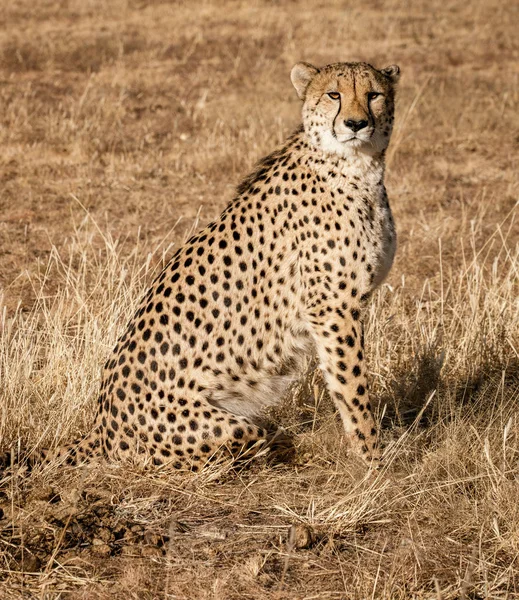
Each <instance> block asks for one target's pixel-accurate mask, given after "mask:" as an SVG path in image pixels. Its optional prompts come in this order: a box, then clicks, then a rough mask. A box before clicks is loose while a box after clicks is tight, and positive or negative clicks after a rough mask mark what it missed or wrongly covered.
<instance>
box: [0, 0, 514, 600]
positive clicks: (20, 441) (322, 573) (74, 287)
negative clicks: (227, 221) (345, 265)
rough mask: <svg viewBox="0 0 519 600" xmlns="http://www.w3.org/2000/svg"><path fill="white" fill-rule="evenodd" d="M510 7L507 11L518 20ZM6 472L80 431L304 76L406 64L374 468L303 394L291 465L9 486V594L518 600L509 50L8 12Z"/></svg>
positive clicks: (346, 25) (275, 132) (429, 13)
mask: <svg viewBox="0 0 519 600" xmlns="http://www.w3.org/2000/svg"><path fill="white" fill-rule="evenodd" d="M515 8H516V9H517V5H515ZM0 13H1V14H2V30H1V32H0V69H1V71H0V102H1V111H0V127H1V129H0V144H1V152H0V182H1V183H0V209H1V212H0V261H1V262H0V286H1V289H0V291H1V293H2V295H1V300H0V302H1V304H2V306H1V307H0V309H1V311H0V335H1V337H0V451H1V452H11V454H12V455H13V457H14V458H16V456H17V455H23V454H24V453H26V452H30V451H32V450H37V449H38V448H42V447H53V446H55V445H58V444H60V443H63V442H66V441H70V440H71V439H73V438H74V437H77V436H80V435H81V434H82V433H85V432H86V431H88V429H89V427H90V425H91V423H92V419H93V414H94V411H95V397H96V391H97V386H98V384H99V377H100V367H101V365H102V363H103V362H104V360H105V359H106V357H107V355H108V353H109V352H110V350H111V348H112V346H113V345H114V341H115V339H116V337H117V336H118V334H119V332H120V331H121V329H122V327H123V325H124V323H125V322H126V321H127V319H128V317H129V316H130V314H131V313H132V307H133V306H134V305H135V302H136V301H137V299H138V298H139V296H140V295H141V294H142V292H143V290H145V288H146V286H147V284H148V283H149V282H150V280H151V279H152V277H153V275H154V274H156V273H157V271H158V270H159V269H160V268H161V265H162V264H164V261H165V260H167V257H168V256H170V255H171V253H172V251H173V249H174V248H176V247H177V246H178V244H180V243H181V242H182V240H184V239H185V238H186V236H187V235H188V234H189V232H190V231H191V230H192V229H194V228H197V227H199V226H201V225H203V224H205V223H208V222H209V221H211V220H212V219H213V218H214V217H215V216H216V215H218V214H219V212H220V211H221V210H222V209H223V208H224V207H225V205H226V202H227V201H228V200H229V199H230V198H231V197H232V194H233V188H234V186H235V185H236V184H237V183H238V181H239V179H240V177H241V176H243V175H245V174H246V173H247V171H248V170H249V169H250V168H251V166H252V165H253V163H254V162H255V161H256V160H257V159H258V158H259V157H261V156H262V155H264V154H265V153H267V152H269V151H270V150H271V149H272V148H273V147H274V146H275V145H276V144H277V143H278V142H280V141H281V140H282V139H283V138H284V136H285V135H287V134H288V133H289V132H290V131H291V129H292V128H294V127H295V126H296V125H297V123H298V115H299V102H298V100H297V98H296V95H295V92H294V90H293V89H292V88H291V84H290V81H289V70H290V67H291V66H292V64H293V63H294V62H296V61H298V60H301V59H303V60H307V61H310V62H314V63H316V64H324V63H327V62H332V61H336V60H366V61H368V62H371V63H373V64H375V65H377V66H379V67H382V66H386V65H388V64H391V63H397V64H399V65H400V66H401V68H402V72H403V75H402V79H401V84H400V89H399V98H398V113H397V125H396V130H395V132H394V136H393V142H392V145H391V147H390V151H389V153H388V157H387V158H388V176H387V187H388V191H389V194H390V199H391V202H392V207H393V211H394V214H395V218H396V222H397V228H398V235H399V250H398V255H397V259H396V262H395V265H394V267H393V270H392V273H391V274H390V277H389V279H388V281H387V283H386V284H385V285H384V286H383V287H382V288H381V290H380V292H379V293H378V294H377V295H376V297H375V299H374V302H373V306H372V309H371V312H370V316H369V321H368V332H367V342H368V355H369V365H370V371H371V381H372V393H373V396H374V399H375V401H376V404H377V406H378V412H377V415H378V418H379V420H380V421H381V422H382V425H383V436H384V439H385V442H386V443H387V446H388V450H387V458H386V462H385V466H384V468H383V469H382V470H381V471H379V472H375V473H373V472H371V473H370V472H368V471H367V470H366V469H365V467H364V466H363V465H362V464H360V462H359V461H358V460H357V459H356V458H355V457H354V456H352V455H351V454H350V453H349V452H348V448H347V447H346V446H345V444H344V443H343V441H342V437H341V425H340V423H339V422H338V420H337V418H336V415H335V414H334V411H333V407H332V406H331V403H330V402H329V400H328V399H327V397H326V394H323V392H322V390H321V389H320V387H319V378H318V376H314V375H312V374H309V376H308V378H307V381H306V383H305V384H304V385H302V386H299V387H298V388H296V389H294V390H293V391H292V393H291V394H290V395H289V397H288V398H287V401H286V402H285V404H284V405H283V408H281V409H280V410H278V411H277V412H276V413H275V414H274V415H273V418H274V419H276V420H278V421H279V422H280V423H281V424H282V425H283V426H284V427H285V428H286V429H287V430H288V431H290V432H293V433H294V436H295V437H294V442H295V450H296V454H295V457H294V458H293V459H292V460H291V461H289V462H288V463H281V464H271V463H270V462H269V460H268V456H263V457H260V458H259V459H258V460H257V461H255V462H252V463H251V465H250V466H249V467H248V468H243V469H241V470H236V469H233V468H231V467H230V466H225V465H220V466H216V467H214V468H212V469H210V470H208V471H207V472H205V473H203V474H193V473H188V472H186V473H181V472H174V473H171V472H168V471H167V470H160V469H159V468H154V469H149V470H146V469H137V468H128V467H121V466H118V465H94V466H91V467H89V468H81V469H73V468H64V467H60V466H58V465H55V464H51V465H47V466H45V467H36V468H35V469H34V470H33V472H32V473H30V474H28V473H27V472H25V471H24V469H23V468H16V469H14V470H13V471H6V472H5V473H4V474H3V475H1V476H0V597H1V598H6V599H11V598H12V599H17V598H38V599H55V598H67V599H80V598H81V599H89V600H90V599H96V600H97V599H99V600H104V599H128V598H136V599H141V598H149V599H152V598H164V599H174V598H175V599H190V600H202V599H214V600H234V599H242V598H250V599H278V600H284V599H288V600H290V599H303V598H304V599H306V600H310V599H336V598H337V599H350V598H352V599H353V598H354V599H359V600H363V599H371V598H373V599H375V598H384V599H391V600H393V599H399V598H431V599H433V598H434V599H436V600H440V599H443V600H448V599H455V598H459V599H464V598H467V599H468V598H473V599H475V598H503V599H504V598H519V335H518V333H519V303H518V291H519V285H518V281H519V278H518V274H519V273H518V272H519V250H518V248H519V246H518V243H519V224H518V214H517V212H518V204H517V197H518V194H517V192H518V187H519V186H518V181H517V178H516V174H515V173H514V158H517V154H516V153H517V146H518V141H519V138H518V131H519V129H518V126H519V117H518V115H519V85H518V84H519V81H518V72H519V69H518V67H519V52H518V42H517V30H516V26H517V22H518V18H519V14H518V12H517V10H515V12H514V3H511V2H510V3H507V2H502V1H498V0H474V2H472V3H469V2H465V1H462V0H456V1H452V0H451V1H440V0H428V1H425V0H417V1H416V2H403V1H402V0H388V1H386V2H384V1H382V0H366V1H364V2H362V3H358V2H351V1H346V2H338V1H335V2H333V1H332V2H328V3H320V2H319V3H318V2H309V1H307V2H296V1H294V2H281V1H279V2H274V1H272V2H249V3H247V2H234V1H232V0H223V1H221V2H217V1H216V0H213V1H211V2H159V1H146V0H143V1H133V0H128V1H125V0H114V1H113V2H101V1H100V0H87V1H80V0H69V1H67V0H62V1H57V0H38V1H36V2H35V1H34V0H31V1H29V0H17V1H16V2H8V1H7V0H1V7H0Z"/></svg>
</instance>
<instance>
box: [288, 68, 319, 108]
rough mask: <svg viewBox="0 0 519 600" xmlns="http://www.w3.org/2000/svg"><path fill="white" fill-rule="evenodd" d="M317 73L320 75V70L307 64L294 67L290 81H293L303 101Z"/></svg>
mask: <svg viewBox="0 0 519 600" xmlns="http://www.w3.org/2000/svg"><path fill="white" fill-rule="evenodd" d="M317 73H319V69H316V68H315V67H314V66H312V65H311V64H309V63H305V62H299V63H297V64H296V65H294V66H293V67H292V71H290V79H291V80H292V85H293V86H294V87H295V88H296V92H297V95H298V96H299V98H300V99H301V100H304V99H305V96H306V90H307V88H308V86H309V84H310V82H311V81H312V79H313V78H314V77H315V76H316V75H317Z"/></svg>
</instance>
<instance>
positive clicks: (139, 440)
mask: <svg viewBox="0 0 519 600" xmlns="http://www.w3.org/2000/svg"><path fill="white" fill-rule="evenodd" d="M399 75H400V69H399V68H398V67H397V66H395V65H393V66H390V67H387V68H384V69H381V70H378V69H376V68H374V67H372V66H371V65H369V64H366V63H334V64H329V65H327V66H324V67H322V68H317V67H314V66H312V65H310V64H308V63H304V62H300V63H298V64H296V65H295V66H294V67H293V68H292V71H291V81H292V84H293V85H294V87H295V90H296V92H297V95H298V96H299V98H300V100H301V101H302V125H301V126H300V127H299V128H298V129H297V130H296V131H295V132H294V133H293V134H292V135H291V136H290V137H288V139H287V140H286V142H285V143H284V144H283V145H282V146H281V147H279V148H278V149H276V150H274V152H272V153H271V154H270V155H268V156H267V157H266V158H263V159H262V160H261V161H260V162H259V163H258V164H257V166H256V167H255V169H254V170H253V171H252V173H251V174H250V175H248V176H247V177H246V178H245V179H244V180H243V181H242V182H241V183H240V185H239V186H238V187H237V190H236V193H235V195H234V198H233V199H232V201H231V202H230V203H229V205H228V206H227V208H225V210H224V211H223V213H222V214H221V216H220V217H219V218H218V219H217V220H216V221H214V222H212V223H210V224H209V225H208V226H207V227H206V228H205V229H203V230H201V231H199V232H198V233H196V234H195V235H193V236H192V237H191V238H190V239H189V240H188V241H187V242H186V243H185V244H184V245H183V246H182V247H180V248H179V249H178V251H177V252H176V253H175V254H174V256H173V257H172V258H171V260H170V261H169V263H168V264H167V265H166V266H165V268H164V269H163V270H162V272H161V273H160V275H159V276H158V277H157V278H156V279H155V281H154V282H153V283H152V285H151V287H150V289H149V291H148V292H147V294H146V295H145V297H144V298H143V300H142V302H141V304H140V306H139V307H138V309H137V311H136V313H135V315H134V317H133V319H132V320H131V321H130V323H129V324H128V326H127V328H126V331H125V332H124V334H123V335H122V337H120V339H119V340H118V342H117V345H116V346H115V348H114V351H113V353H112V355H111V358H109V360H108V361H107V362H106V364H105V366H104V371H103V377H102V383H101V389H100V394H99V399H98V411H97V416H96V421H95V425H94V427H93V429H92V433H91V434H90V435H88V436H87V437H86V438H85V439H83V440H82V441H81V442H79V443H75V444H71V445H69V446H66V447H63V448H61V449H60V450H58V451H56V452H54V454H53V456H54V457H56V456H62V457H64V458H66V460H67V462H69V463H72V464H77V463H79V462H82V461H85V460H88V459H91V458H92V457H100V456H103V457H106V458H108V459H114V460H125V459H129V458H130V457H139V456H141V457H143V458H145V459H147V460H149V461H150V462H152V463H154V464H158V465H160V464H166V463H168V464H172V465H173V466H174V467H177V468H188V469H192V470H195V471H196V470H198V469H199V468H200V467H202V466H203V465H204V464H205V463H207V462H208V461H209V460H210V458H211V457H212V456H214V455H215V453H216V452H217V451H218V450H219V449H221V448H224V447H225V448H228V449H230V450H231V452H232V453H233V454H237V453H239V452H240V451H242V450H243V449H244V448H250V447H252V446H254V447H255V446H256V445H258V444H259V445H260V446H261V444H263V443H267V442H268V438H269V433H268V432H267V429H266V428H265V427H264V425H263V421H262V415H264V412H265V409H267V408H268V407H270V406H272V405H274V404H276V403H278V402H279V401H280V400H281V399H282V397H283V394H284V391H285V390H286V389H287V386H289V385H290V384H291V383H292V382H293V381H294V380H295V378H297V377H298V376H301V371H302V369H303V366H304V365H305V364H306V360H307V358H308V357H310V356H312V355H313V354H315V355H317V357H318V360H319V366H320V368H321V370H322V373H323V375H324V379H325V382H326V385H327V388H328V391H329V393H330V396H331V398H332V399H333V401H334V402H335V405H336V406H337V409H338V411H339V413H340V416H341V418H342V422H343V424H344V430H345V434H346V436H347V438H348V439H349V441H350V442H351V445H352V447H353V448H354V449H355V450H356V451H357V452H358V453H359V454H360V455H361V456H362V457H363V458H364V459H365V460H366V461H367V462H368V463H370V464H372V465H373V464H376V463H377V462H378V461H380V458H381V449H380V445H379V441H378V434H377V427H376V425H375V422H374V419H373V416H372V412H371V405H370V401H369V399H368V384H367V380H366V366H365V362H364V333H363V314H364V312H365V307H366V304H367V301H368V299H369V297H370V295H371V294H372V292H373V290H375V288H376V287H377V286H379V285H380V283H381V282H382V281H383V280H384V278H385V277H386V275H387V273H388V271H389V269H390V267H391V265H392V262H393V257H394V254H395V248H396V234H395V228H394V223H393V218H392V215H391V210H390V207H389V203H388V198H387V195H386V190H385V187H384V169H385V164H384V156H385V152H386V148H387V147H388V144H389V140H390V137H391V132H392V128H393V121H394V116H393V115H394V100H395V90H396V84H397V81H398V79H399Z"/></svg>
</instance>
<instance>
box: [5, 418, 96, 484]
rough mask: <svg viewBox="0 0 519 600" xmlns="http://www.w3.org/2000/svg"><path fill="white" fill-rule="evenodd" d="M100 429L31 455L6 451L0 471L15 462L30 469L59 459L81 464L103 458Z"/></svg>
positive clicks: (69, 463)
mask: <svg viewBox="0 0 519 600" xmlns="http://www.w3.org/2000/svg"><path fill="white" fill-rule="evenodd" d="M100 433H101V432H100V430H99V428H98V427H96V428H95V429H94V430H93V431H92V432H91V433H90V434H89V435H87V436H86V437H84V438H81V439H77V440H74V441H73V442H72V443H70V444H66V445H63V446H59V447H58V448H53V449H43V450H40V451H38V452H34V453H32V454H29V455H23V454H21V455H19V456H15V454H14V453H13V452H6V453H5V454H4V455H2V456H0V473H2V472H3V471H5V470H7V469H9V468H11V467H13V466H14V465H15V464H18V465H24V466H26V467H27V469H28V470H29V471H31V470H32V468H33V467H34V466H36V465H38V464H45V463H49V462H51V461H54V460H58V461H59V462H61V463H65V464H67V465H72V466H76V465H80V464H84V463H88V462H90V461H91V460H95V459H98V458H103V457H104V456H105V454H104V449H103V447H102V444H101V435H100Z"/></svg>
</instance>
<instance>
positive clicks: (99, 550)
mask: <svg viewBox="0 0 519 600" xmlns="http://www.w3.org/2000/svg"><path fill="white" fill-rule="evenodd" d="M92 552H94V553H95V554H99V555H100V556H110V554H111V553H112V549H111V548H110V546H109V545H108V544H105V542H104V540H102V539H100V538H97V537H96V538H94V539H93V540H92Z"/></svg>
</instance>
